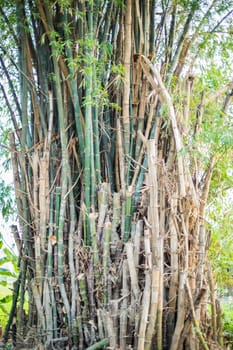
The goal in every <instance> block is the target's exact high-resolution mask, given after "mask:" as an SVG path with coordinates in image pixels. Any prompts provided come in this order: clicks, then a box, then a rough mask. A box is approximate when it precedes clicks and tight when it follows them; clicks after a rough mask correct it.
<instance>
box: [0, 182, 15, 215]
mask: <svg viewBox="0 0 233 350" xmlns="http://www.w3.org/2000/svg"><path fill="white" fill-rule="evenodd" d="M12 192H13V189H12V186H11V185H6V183H5V181H3V180H1V181H0V210H1V211H2V216H3V218H4V220H5V221H8V220H9V217H10V216H11V215H12V214H13V205H14V200H13V197H12Z"/></svg>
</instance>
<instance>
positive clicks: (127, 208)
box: [123, 187, 133, 242]
mask: <svg viewBox="0 0 233 350" xmlns="http://www.w3.org/2000/svg"><path fill="white" fill-rule="evenodd" d="M132 193H133V192H132V188H131V187H129V188H128V191H127V192H126V200H125V225H124V237H123V239H124V242H128V240H129V237H130V231H131V202H132Z"/></svg>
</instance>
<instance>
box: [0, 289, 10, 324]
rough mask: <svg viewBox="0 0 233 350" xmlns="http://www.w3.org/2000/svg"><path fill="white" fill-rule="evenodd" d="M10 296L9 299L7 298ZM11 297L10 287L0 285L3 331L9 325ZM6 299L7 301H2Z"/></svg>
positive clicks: (0, 310)
mask: <svg viewBox="0 0 233 350" xmlns="http://www.w3.org/2000/svg"><path fill="white" fill-rule="evenodd" d="M8 296H9V298H7V297H8ZM11 296H12V290H11V289H10V286H6V287H4V286H1V285H0V326H2V328H3V329H4V328H5V326H6V324H7V321H8V317H9V313H10V309H11V300H9V301H8V300H7V299H10V298H11ZM4 299H5V301H1V300H4Z"/></svg>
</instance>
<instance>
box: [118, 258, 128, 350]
mask: <svg viewBox="0 0 233 350" xmlns="http://www.w3.org/2000/svg"><path fill="white" fill-rule="evenodd" d="M122 269H123V270H122V298H123V300H122V302H121V308H120V348H121V349H122V350H125V349H126V340H127V319H128V317H127V306H128V295H129V287H128V273H129V271H128V262H127V260H124V261H123V266H122Z"/></svg>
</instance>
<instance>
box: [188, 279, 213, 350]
mask: <svg viewBox="0 0 233 350" xmlns="http://www.w3.org/2000/svg"><path fill="white" fill-rule="evenodd" d="M185 286H186V289H187V292H188V293H187V294H188V298H189V302H190V308H191V315H192V321H193V325H194V327H195V331H196V334H197V337H198V339H199V341H200V344H201V346H202V348H203V349H204V350H209V347H208V345H207V343H206V341H205V339H204V337H203V334H202V332H201V330H200V327H199V324H198V321H197V319H196V314H195V309H194V305H193V298H192V294H191V290H190V286H189V283H188V280H186V283H185Z"/></svg>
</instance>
